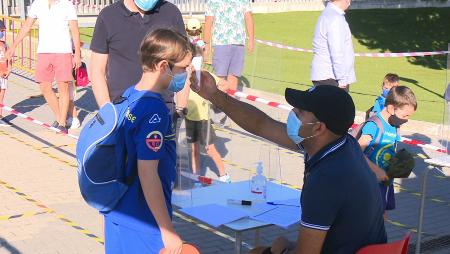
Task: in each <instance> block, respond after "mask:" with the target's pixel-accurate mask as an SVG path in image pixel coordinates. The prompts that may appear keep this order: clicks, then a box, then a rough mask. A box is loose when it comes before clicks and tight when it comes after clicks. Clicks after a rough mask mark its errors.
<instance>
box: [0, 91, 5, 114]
mask: <svg viewBox="0 0 450 254" xmlns="http://www.w3.org/2000/svg"><path fill="white" fill-rule="evenodd" d="M5 94H6V89H3V88H2V89H0V104H3V99H4V98H5ZM2 117H3V108H0V119H1V118H2Z"/></svg>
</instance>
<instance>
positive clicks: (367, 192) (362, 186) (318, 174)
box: [301, 134, 387, 254]
mask: <svg viewBox="0 0 450 254" xmlns="http://www.w3.org/2000/svg"><path fill="white" fill-rule="evenodd" d="M301 206H302V218H301V225H302V226H303V227H307V228H312V229H316V230H324V231H328V232H327V236H326V238H325V242H324V245H323V248H322V253H335V254H339V253H342V254H344V253H345V254H347V253H355V252H356V251H357V250H358V249H360V248H361V247H363V246H366V245H369V244H377V243H385V242H386V241H387V236H386V230H385V227H384V219H383V212H384V210H383V207H382V201H381V197H380V190H379V187H378V183H377V179H376V177H375V174H374V173H373V172H372V171H371V170H370V168H369V165H368V164H367V162H366V159H365V157H364V155H363V153H362V151H361V148H360V146H359V144H358V142H357V141H356V140H355V139H354V138H353V137H352V136H350V135H348V134H346V135H344V136H343V137H341V138H339V139H338V140H336V141H335V142H333V143H332V144H330V145H328V146H326V147H324V148H323V149H322V150H320V151H319V152H318V153H317V154H315V155H314V156H313V157H311V158H310V159H309V160H306V161H305V179H304V185H303V189H302V195H301Z"/></svg>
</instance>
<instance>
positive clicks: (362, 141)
mask: <svg viewBox="0 0 450 254" xmlns="http://www.w3.org/2000/svg"><path fill="white" fill-rule="evenodd" d="M371 141H372V136H370V135H361V137H360V138H359V140H358V143H359V146H361V149H362V150H363V151H364V150H365V149H366V148H367V147H368V146H369V144H370V142H371ZM364 157H366V161H367V163H368V164H369V167H370V169H372V171H373V172H374V173H375V175H376V176H377V179H378V180H379V181H380V182H382V181H386V180H389V178H388V176H387V175H386V172H385V171H384V170H383V169H381V168H380V167H378V166H377V165H376V164H375V163H373V162H372V161H371V160H369V158H368V157H367V156H366V155H364Z"/></svg>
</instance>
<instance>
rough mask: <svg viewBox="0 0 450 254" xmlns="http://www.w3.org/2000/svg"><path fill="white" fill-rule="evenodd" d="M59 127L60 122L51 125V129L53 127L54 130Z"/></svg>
mask: <svg viewBox="0 0 450 254" xmlns="http://www.w3.org/2000/svg"><path fill="white" fill-rule="evenodd" d="M58 126H59V123H58V121H54V122H53V123H52V125H50V127H53V128H58Z"/></svg>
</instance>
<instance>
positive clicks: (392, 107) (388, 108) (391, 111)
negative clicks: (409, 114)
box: [386, 105, 395, 115]
mask: <svg viewBox="0 0 450 254" xmlns="http://www.w3.org/2000/svg"><path fill="white" fill-rule="evenodd" d="M386 110H387V112H388V113H389V114H391V115H393V114H394V111H395V107H394V105H386Z"/></svg>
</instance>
